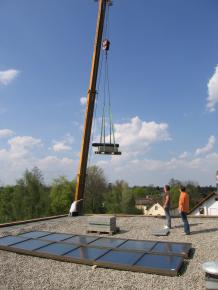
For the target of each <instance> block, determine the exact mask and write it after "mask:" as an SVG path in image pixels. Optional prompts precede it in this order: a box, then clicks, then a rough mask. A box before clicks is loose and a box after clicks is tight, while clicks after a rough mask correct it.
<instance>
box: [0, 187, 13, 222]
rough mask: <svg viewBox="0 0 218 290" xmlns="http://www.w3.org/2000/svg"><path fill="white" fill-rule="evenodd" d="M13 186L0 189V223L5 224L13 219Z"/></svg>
mask: <svg viewBox="0 0 218 290" xmlns="http://www.w3.org/2000/svg"><path fill="white" fill-rule="evenodd" d="M13 192H14V187H13V186H6V187H1V188H0V222H1V223H6V222H9V221H11V220H13V219H14V216H13V202H12V200H13Z"/></svg>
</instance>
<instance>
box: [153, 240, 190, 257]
mask: <svg viewBox="0 0 218 290" xmlns="http://www.w3.org/2000/svg"><path fill="white" fill-rule="evenodd" d="M189 249H190V248H189V247H187V244H182V243H169V242H168V243H164V242H159V243H157V244H156V245H155V247H154V248H153V249H152V250H151V252H154V253H167V254H168V253H173V254H180V255H185V254H188V253H187V252H188V251H189Z"/></svg>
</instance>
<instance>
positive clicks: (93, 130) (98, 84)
mask: <svg viewBox="0 0 218 290" xmlns="http://www.w3.org/2000/svg"><path fill="white" fill-rule="evenodd" d="M102 63H103V58H102V55H101V54H100V69H99V77H98V79H97V90H96V99H95V106H94V118H93V126H92V130H91V144H92V143H93V140H94V134H95V130H96V119H97V118H96V116H97V110H98V96H99V89H100V84H101V76H102V74H101V72H102ZM92 156H93V152H92V146H89V154H88V166H89V165H90V164H91V162H92Z"/></svg>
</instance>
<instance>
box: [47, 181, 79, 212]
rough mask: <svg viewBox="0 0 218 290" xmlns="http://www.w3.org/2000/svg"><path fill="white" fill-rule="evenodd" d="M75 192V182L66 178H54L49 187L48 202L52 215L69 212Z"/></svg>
mask: <svg viewBox="0 0 218 290" xmlns="http://www.w3.org/2000/svg"><path fill="white" fill-rule="evenodd" d="M74 192H75V181H74V180H73V181H71V182H70V181H68V180H67V178H66V177H63V176H61V177H59V178H56V179H55V180H54V181H53V183H52V186H51V191H50V202H51V207H50V209H51V213H52V214H64V213H67V212H69V209H70V205H71V203H72V200H73V194H74Z"/></svg>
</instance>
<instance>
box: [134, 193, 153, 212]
mask: <svg viewBox="0 0 218 290" xmlns="http://www.w3.org/2000/svg"><path fill="white" fill-rule="evenodd" d="M155 202H156V200H155V199H154V198H153V197H151V196H146V197H142V198H138V199H136V201H135V207H136V208H137V209H139V210H141V211H142V213H143V214H144V215H146V214H147V210H148V209H149V208H150V207H151V206H152V205H153V204H154V203H155Z"/></svg>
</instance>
